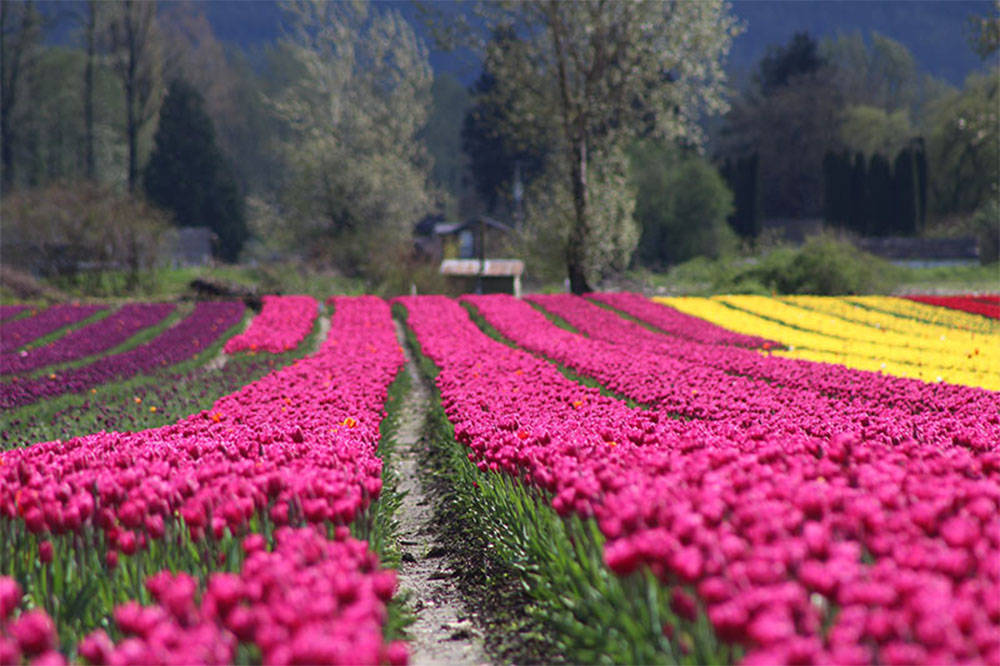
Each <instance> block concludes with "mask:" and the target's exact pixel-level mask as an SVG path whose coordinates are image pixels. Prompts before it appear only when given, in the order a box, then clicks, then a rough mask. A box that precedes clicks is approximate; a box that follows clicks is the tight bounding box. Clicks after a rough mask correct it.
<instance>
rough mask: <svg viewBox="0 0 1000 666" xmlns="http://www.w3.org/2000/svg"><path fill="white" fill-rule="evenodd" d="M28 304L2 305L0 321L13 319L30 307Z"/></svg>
mask: <svg viewBox="0 0 1000 666" xmlns="http://www.w3.org/2000/svg"><path fill="white" fill-rule="evenodd" d="M28 307H29V306H27V305H0V321H6V320H7V319H13V318H14V317H16V316H17V315H19V314H21V313H22V312H24V311H25V310H27V309H28Z"/></svg>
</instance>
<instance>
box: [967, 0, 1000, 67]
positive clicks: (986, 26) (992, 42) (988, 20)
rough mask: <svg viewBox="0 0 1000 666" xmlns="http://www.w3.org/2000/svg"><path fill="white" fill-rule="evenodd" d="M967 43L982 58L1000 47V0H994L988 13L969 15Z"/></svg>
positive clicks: (985, 57) (987, 56)
mask: <svg viewBox="0 0 1000 666" xmlns="http://www.w3.org/2000/svg"><path fill="white" fill-rule="evenodd" d="M969 43H970V44H971V45H972V50H973V51H975V52H976V53H977V54H978V55H979V57H980V58H982V59H983V60H986V59H987V58H989V57H990V56H992V55H993V54H994V53H996V52H997V49H1000V0H994V2H993V7H992V10H991V11H990V12H989V14H988V15H986V16H970V17H969Z"/></svg>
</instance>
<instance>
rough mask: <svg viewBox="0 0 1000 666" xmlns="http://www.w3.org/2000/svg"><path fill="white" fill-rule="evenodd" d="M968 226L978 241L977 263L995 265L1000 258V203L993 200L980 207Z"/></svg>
mask: <svg viewBox="0 0 1000 666" xmlns="http://www.w3.org/2000/svg"><path fill="white" fill-rule="evenodd" d="M969 226H970V228H971V231H972V233H973V234H974V235H975V236H976V239H977V240H978V241H979V261H980V262H982V263H983V264H996V262H997V259H998V258H1000V201H998V200H997V199H995V198H994V199H990V200H988V201H987V202H986V203H984V204H983V205H982V206H980V207H979V209H978V210H976V212H975V214H974V215H973V216H972V218H971V220H970V221H969ZM998 277H1000V276H998ZM998 284H1000V281H998ZM994 286H997V285H994Z"/></svg>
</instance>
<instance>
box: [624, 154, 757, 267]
mask: <svg viewBox="0 0 1000 666" xmlns="http://www.w3.org/2000/svg"><path fill="white" fill-rule="evenodd" d="M632 183H633V184H634V186H635V188H636V191H637V194H636V211H635V217H636V219H637V220H638V222H639V224H640V226H641V227H642V237H641V239H640V241H639V257H640V259H641V260H642V261H643V263H645V264H646V265H651V266H666V265H669V264H675V263H678V262H681V261H686V260H688V259H691V258H692V257H695V256H699V255H704V256H709V257H712V258H718V257H719V256H720V255H723V254H727V253H729V252H732V251H734V250H735V249H736V244H737V243H736V237H735V234H734V233H733V231H732V229H731V228H730V227H729V225H728V224H727V223H726V218H727V217H728V216H729V215H730V214H731V213H732V212H733V195H732V193H731V192H730V191H729V189H728V188H727V187H726V184H725V182H724V181H723V179H722V177H721V176H720V175H719V173H718V172H717V171H716V170H715V168H714V167H712V165H711V164H709V163H708V162H707V161H706V160H705V159H703V158H701V157H699V156H698V155H678V154H677V151H676V149H674V150H671V149H670V148H667V147H665V146H663V145H660V144H655V143H646V144H644V145H643V146H641V147H640V148H639V149H637V150H636V151H635V152H634V153H633V156H632Z"/></svg>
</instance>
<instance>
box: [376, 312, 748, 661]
mask: <svg viewBox="0 0 1000 666" xmlns="http://www.w3.org/2000/svg"><path fill="white" fill-rule="evenodd" d="M395 310H396V313H397V316H399V317H400V318H401V319H404V320H405V318H406V314H405V310H404V309H402V308H401V306H397V307H396V309H395ZM406 333H407V343H408V344H409V345H410V347H411V349H412V351H413V353H414V357H415V359H416V360H417V363H418V365H419V367H420V369H421V371H422V372H423V373H424V374H425V375H426V376H427V377H428V378H429V379H433V378H434V377H436V375H437V372H438V369H437V367H436V366H435V365H434V363H433V362H432V361H431V360H430V359H428V358H427V357H426V356H424V355H423V354H422V352H421V349H420V346H419V343H418V341H417V340H416V338H415V336H414V334H413V332H412V330H411V329H409V327H408V326H407V328H406ZM435 394H436V398H437V399H436V400H435V401H434V402H433V406H432V408H431V410H430V413H429V414H428V420H427V423H428V431H427V435H426V440H427V443H428V445H429V448H430V453H429V454H428V455H429V456H430V458H431V461H432V463H433V465H434V473H435V474H436V475H438V476H440V477H441V479H442V482H443V483H444V485H445V486H446V487H447V489H448V491H447V496H446V498H445V500H446V501H445V504H446V506H447V507H448V511H449V513H450V514H451V515H453V516H457V517H460V518H461V520H459V521H457V523H456V526H457V529H459V530H461V532H460V533H459V534H456V536H455V539H457V540H459V541H461V542H462V543H465V544H466V545H467V548H468V549H469V550H470V551H471V552H473V553H478V554H479V556H478V557H479V559H480V560H485V561H486V562H485V564H484V565H483V566H481V567H480V569H479V570H473V571H472V572H470V573H471V577H470V578H471V579H470V578H466V579H465V581H464V582H467V583H468V584H469V585H474V584H475V577H482V578H483V580H481V581H480V585H481V587H482V588H484V589H482V590H480V591H479V592H477V591H476V590H474V589H471V590H470V593H471V594H473V595H476V594H480V595H485V597H486V598H487V599H489V600H490V601H491V603H493V604H495V605H496V607H497V608H496V609H494V610H499V611H500V617H499V619H498V620H495V621H496V622H497V623H498V624H497V626H494V627H493V631H491V634H493V635H494V640H495V641H496V642H497V643H498V644H495V645H493V647H492V651H493V652H494V653H498V652H499V653H500V654H501V655H511V654H512V655H513V656H514V659H513V661H515V662H524V661H540V662H542V663H545V662H554V661H559V662H564V663H588V664H596V663H628V664H636V663H691V664H695V663H697V664H716V663H732V662H734V661H736V660H738V658H739V656H740V652H739V650H738V649H737V648H732V647H729V646H725V645H721V644H719V643H718V641H717V640H716V639H715V637H714V635H713V634H712V632H711V630H710V627H709V625H708V622H707V619H706V618H704V617H700V618H699V619H698V620H697V621H696V622H693V623H692V622H687V621H684V620H681V619H680V618H677V617H676V616H675V615H674V614H673V613H672V611H671V610H670V607H669V598H670V595H669V591H668V590H667V589H666V588H664V587H663V586H662V585H660V583H659V582H658V581H657V580H656V579H655V578H654V577H653V576H652V574H650V573H649V572H648V571H644V572H641V573H637V574H633V575H630V576H628V577H624V578H622V577H618V576H616V575H615V574H614V573H613V572H611V571H610V570H609V569H608V568H607V567H606V566H605V564H604V558H603V546H604V537H603V535H602V534H601V532H600V530H599V528H598V527H597V524H596V522H595V521H594V520H592V519H586V520H584V519H581V518H579V517H577V516H570V517H567V518H562V517H560V516H559V515H558V514H557V513H556V512H555V511H554V510H553V509H552V507H551V504H550V501H549V498H548V497H546V496H545V494H544V493H543V492H542V491H540V490H539V489H537V488H535V487H533V486H528V485H525V484H523V483H522V482H521V481H519V480H518V479H515V478H512V477H510V476H507V475H505V474H495V473H489V472H482V471H480V470H479V469H478V467H476V466H475V465H474V464H473V463H472V462H471V461H470V460H469V458H468V450H467V449H466V448H465V447H463V446H462V445H461V444H459V443H458V442H456V441H455V437H454V430H453V428H452V425H451V423H450V422H449V421H448V419H447V417H446V415H445V413H444V410H443V408H442V407H441V403H440V395H438V394H437V392H436V390H435ZM486 576H489V577H486ZM497 590H500V591H503V590H508V593H507V594H503V593H502V592H501V593H500V598H499V599H498V598H497V594H498V593H497ZM518 590H519V591H520V593H521V594H520V595H518V594H517V593H516V591H518ZM491 595H492V596H491ZM519 596H520V597H523V598H524V599H525V600H526V603H524V606H523V607H522V608H520V609H509V608H505V604H512V603H513V604H516V603H517V602H518V600H519ZM484 610H486V611H487V613H489V611H490V608H485V609H484ZM495 615H496V613H494V616H495ZM665 623H669V624H671V625H672V626H674V627H675V628H676V633H675V639H674V640H670V639H668V638H667V637H666V636H665V635H664V632H663V626H664V624H665ZM498 633H499V634H500V636H499V638H497V637H496V634H498ZM525 641H527V642H528V643H529V645H528V648H527V649H528V652H527V653H525V652H524V650H523V649H522V650H521V651H519V648H518V647H517V643H519V642H525ZM512 643H513V644H514V645H511V644H512ZM488 647H489V646H488ZM504 660H506V659H504Z"/></svg>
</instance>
